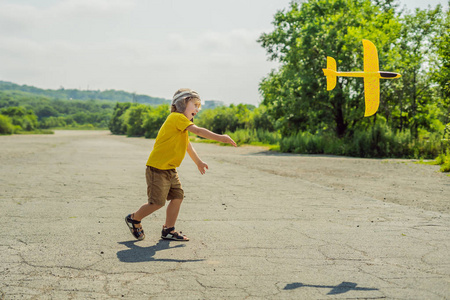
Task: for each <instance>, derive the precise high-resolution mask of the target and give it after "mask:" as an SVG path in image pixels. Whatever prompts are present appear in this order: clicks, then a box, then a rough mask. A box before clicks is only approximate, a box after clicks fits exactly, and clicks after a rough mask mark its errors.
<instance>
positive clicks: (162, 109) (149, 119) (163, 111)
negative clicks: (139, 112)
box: [143, 104, 170, 139]
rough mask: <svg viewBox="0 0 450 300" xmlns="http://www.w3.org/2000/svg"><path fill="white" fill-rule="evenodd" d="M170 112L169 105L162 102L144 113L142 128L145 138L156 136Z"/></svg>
mask: <svg viewBox="0 0 450 300" xmlns="http://www.w3.org/2000/svg"><path fill="white" fill-rule="evenodd" d="M169 114H170V106H169V105H168V104H162V105H159V106H157V107H156V108H153V109H151V110H150V111H149V112H148V113H147V114H146V115H144V124H143V128H144V131H145V137H146V138H152V139H153V138H156V136H157V135H158V132H159V129H160V128H161V126H162V125H163V124H164V122H165V121H166V119H167V117H168V116H169Z"/></svg>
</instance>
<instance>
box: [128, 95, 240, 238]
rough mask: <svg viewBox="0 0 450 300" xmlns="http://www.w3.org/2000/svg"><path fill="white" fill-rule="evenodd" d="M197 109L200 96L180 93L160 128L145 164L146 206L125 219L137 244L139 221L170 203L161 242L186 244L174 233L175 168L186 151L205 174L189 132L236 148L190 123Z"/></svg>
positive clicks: (177, 187) (140, 233) (227, 139)
mask: <svg viewBox="0 0 450 300" xmlns="http://www.w3.org/2000/svg"><path fill="white" fill-rule="evenodd" d="M200 106H201V100H200V96H199V95H198V93H197V92H195V91H193V90H191V89H179V90H178V91H177V92H176V93H175V95H174V96H173V100H172V107H171V114H170V115H169V116H168V117H167V119H166V121H165V122H164V124H163V125H162V126H161V128H160V130H159V133H158V136H157V137H156V140H155V145H154V146H153V150H152V152H151V153H150V157H149V158H148V161H147V169H146V173H145V177H146V180H147V196H148V203H145V204H144V205H142V206H141V207H140V208H139V209H138V210H137V211H136V212H134V213H132V214H129V215H128V216H126V217H125V222H126V224H127V226H128V227H129V229H130V231H131V234H133V236H134V237H135V238H136V239H138V240H143V239H144V238H145V235H144V230H143V229H142V225H141V220H142V219H143V218H145V217H146V216H148V215H150V214H151V213H153V212H155V211H156V210H158V209H160V208H161V207H163V206H164V205H165V203H166V200H167V201H170V202H169V204H168V205H167V210H166V223H165V224H164V226H163V229H162V233H161V238H163V239H168V240H177V241H189V238H187V237H186V236H185V235H182V234H181V233H178V232H176V231H175V222H176V220H177V217H178V212H179V211H180V206H181V202H182V201H183V197H184V192H183V189H182V187H181V183H180V179H179V177H178V173H177V170H176V168H177V167H179V166H180V164H181V162H182V161H183V159H184V156H185V154H186V151H187V153H188V154H189V156H190V157H191V159H192V160H193V161H194V162H195V164H196V165H197V168H198V170H199V171H200V173H201V174H205V172H206V169H208V165H207V164H206V163H205V162H203V161H202V160H201V159H200V157H199V156H198V155H197V152H196V151H195V149H194V147H193V146H192V144H191V143H190V142H189V136H188V131H189V132H192V133H194V134H196V135H199V136H201V137H204V138H206V139H211V140H216V141H219V142H222V143H228V144H231V145H233V146H235V147H236V143H235V142H234V141H233V139H231V138H230V137H229V136H228V135H226V134H224V135H220V134H216V133H214V132H212V131H209V130H207V129H205V128H202V127H198V126H195V125H194V123H193V122H192V120H193V118H194V117H195V115H196V114H197V113H198V111H199V109H200Z"/></svg>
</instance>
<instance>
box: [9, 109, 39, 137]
mask: <svg viewBox="0 0 450 300" xmlns="http://www.w3.org/2000/svg"><path fill="white" fill-rule="evenodd" d="M0 114H2V115H5V116H8V117H10V119H11V121H12V124H13V125H15V126H17V127H19V129H20V130H24V131H31V130H34V129H36V128H37V126H38V120H37V117H36V115H35V114H34V112H33V111H32V110H31V109H28V110H27V109H25V108H24V107H21V106H18V107H14V106H13V107H7V108H3V109H2V110H1V111H0Z"/></svg>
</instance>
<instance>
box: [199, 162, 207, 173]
mask: <svg viewBox="0 0 450 300" xmlns="http://www.w3.org/2000/svg"><path fill="white" fill-rule="evenodd" d="M197 168H198V170H199V171H200V173H201V174H202V175H203V174H205V173H206V169H209V168H208V164H207V163H205V162H203V161H200V162H199V163H198V164H197Z"/></svg>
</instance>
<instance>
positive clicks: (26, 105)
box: [0, 91, 115, 134]
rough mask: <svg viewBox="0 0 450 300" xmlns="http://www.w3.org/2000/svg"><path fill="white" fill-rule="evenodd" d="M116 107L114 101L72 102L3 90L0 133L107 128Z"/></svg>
mask: <svg viewBox="0 0 450 300" xmlns="http://www.w3.org/2000/svg"><path fill="white" fill-rule="evenodd" d="M114 105H115V103H114V102H111V101H100V100H87V101H83V100H70V101H69V100H62V99H52V98H49V97H45V96H39V95H35V94H30V93H27V92H22V91H0V134H13V133H20V132H39V131H42V130H45V129H50V128H67V129H93V128H104V129H106V128H108V124H109V121H110V118H111V115H112V113H113V108H114ZM45 132H48V131H45Z"/></svg>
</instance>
